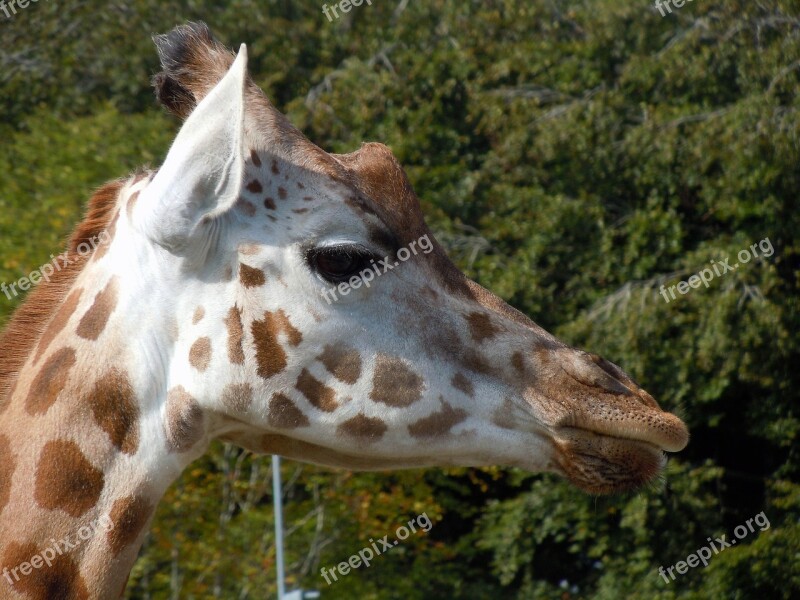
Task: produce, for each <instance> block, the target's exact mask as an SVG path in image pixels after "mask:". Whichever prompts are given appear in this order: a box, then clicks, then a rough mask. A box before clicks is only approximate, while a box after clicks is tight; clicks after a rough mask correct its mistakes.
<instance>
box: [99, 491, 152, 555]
mask: <svg viewBox="0 0 800 600" xmlns="http://www.w3.org/2000/svg"><path fill="white" fill-rule="evenodd" d="M152 513H153V506H152V505H151V504H150V501H149V500H148V499H147V498H144V497H142V496H128V497H127V498H120V499H119V500H116V501H114V505H113V506H112V507H111V512H110V513H109V515H108V516H109V518H110V519H111V522H112V523H113V524H114V525H113V527H112V528H111V529H109V530H108V533H107V536H108V545H109V546H111V555H112V556H113V557H114V558H116V557H117V556H118V555H119V553H120V552H122V551H123V550H124V549H125V548H126V547H127V546H130V545H131V544H133V543H134V542H135V541H136V540H137V539H138V538H139V536H140V535H141V533H142V531H143V530H144V527H145V525H147V521H148V520H149V519H150V515H151V514H152Z"/></svg>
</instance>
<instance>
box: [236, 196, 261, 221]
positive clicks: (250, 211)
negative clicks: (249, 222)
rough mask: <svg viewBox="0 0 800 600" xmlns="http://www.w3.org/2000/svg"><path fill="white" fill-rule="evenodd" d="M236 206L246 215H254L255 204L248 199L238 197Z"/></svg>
mask: <svg viewBox="0 0 800 600" xmlns="http://www.w3.org/2000/svg"><path fill="white" fill-rule="evenodd" d="M236 206H237V207H238V208H239V210H241V211H242V212H243V213H244V214H246V215H247V216H248V217H254V216H255V215H256V205H255V204H253V203H252V202H250V201H249V200H245V199H244V198H239V201H238V202H237V203H236Z"/></svg>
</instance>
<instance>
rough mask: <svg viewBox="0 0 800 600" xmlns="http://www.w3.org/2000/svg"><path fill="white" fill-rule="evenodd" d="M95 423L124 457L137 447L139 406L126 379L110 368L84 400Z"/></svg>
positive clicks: (123, 374)
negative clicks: (90, 410)
mask: <svg viewBox="0 0 800 600" xmlns="http://www.w3.org/2000/svg"><path fill="white" fill-rule="evenodd" d="M86 403H87V404H88V405H89V407H90V408H91V409H92V414H93V415H94V420H95V421H96V422H97V424H98V425H99V426H100V428H101V429H102V430H103V431H105V432H106V433H107V434H108V437H110V438H111V443H112V444H114V446H115V447H116V448H118V449H120V450H121V451H122V452H124V453H125V454H131V455H132V454H136V450H137V448H138V447H139V405H138V404H137V402H136V393H135V392H134V391H133V386H131V383H130V381H129V380H128V376H127V375H126V374H125V373H122V372H120V371H118V370H117V369H111V370H110V371H109V372H108V373H106V374H105V375H104V376H103V377H102V378H101V379H99V380H98V381H97V383H95V384H94V387H93V388H92V391H91V392H90V393H89V395H88V396H87V398H86Z"/></svg>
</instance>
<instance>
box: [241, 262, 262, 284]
mask: <svg viewBox="0 0 800 600" xmlns="http://www.w3.org/2000/svg"><path fill="white" fill-rule="evenodd" d="M239 281H241V282H242V285H243V286H244V287H246V288H252V287H259V286H262V285H264V284H265V283H266V282H267V278H266V277H265V275H264V271H262V270H260V269H256V268H255V267H251V266H249V265H246V264H244V263H241V264H240V265H239Z"/></svg>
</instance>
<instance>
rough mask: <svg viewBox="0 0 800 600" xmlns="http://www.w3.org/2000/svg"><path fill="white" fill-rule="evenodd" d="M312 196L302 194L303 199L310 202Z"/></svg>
mask: <svg viewBox="0 0 800 600" xmlns="http://www.w3.org/2000/svg"><path fill="white" fill-rule="evenodd" d="M313 199H314V198H313V197H312V196H303V200H305V201H306V202H311V201H312V200H313Z"/></svg>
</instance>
